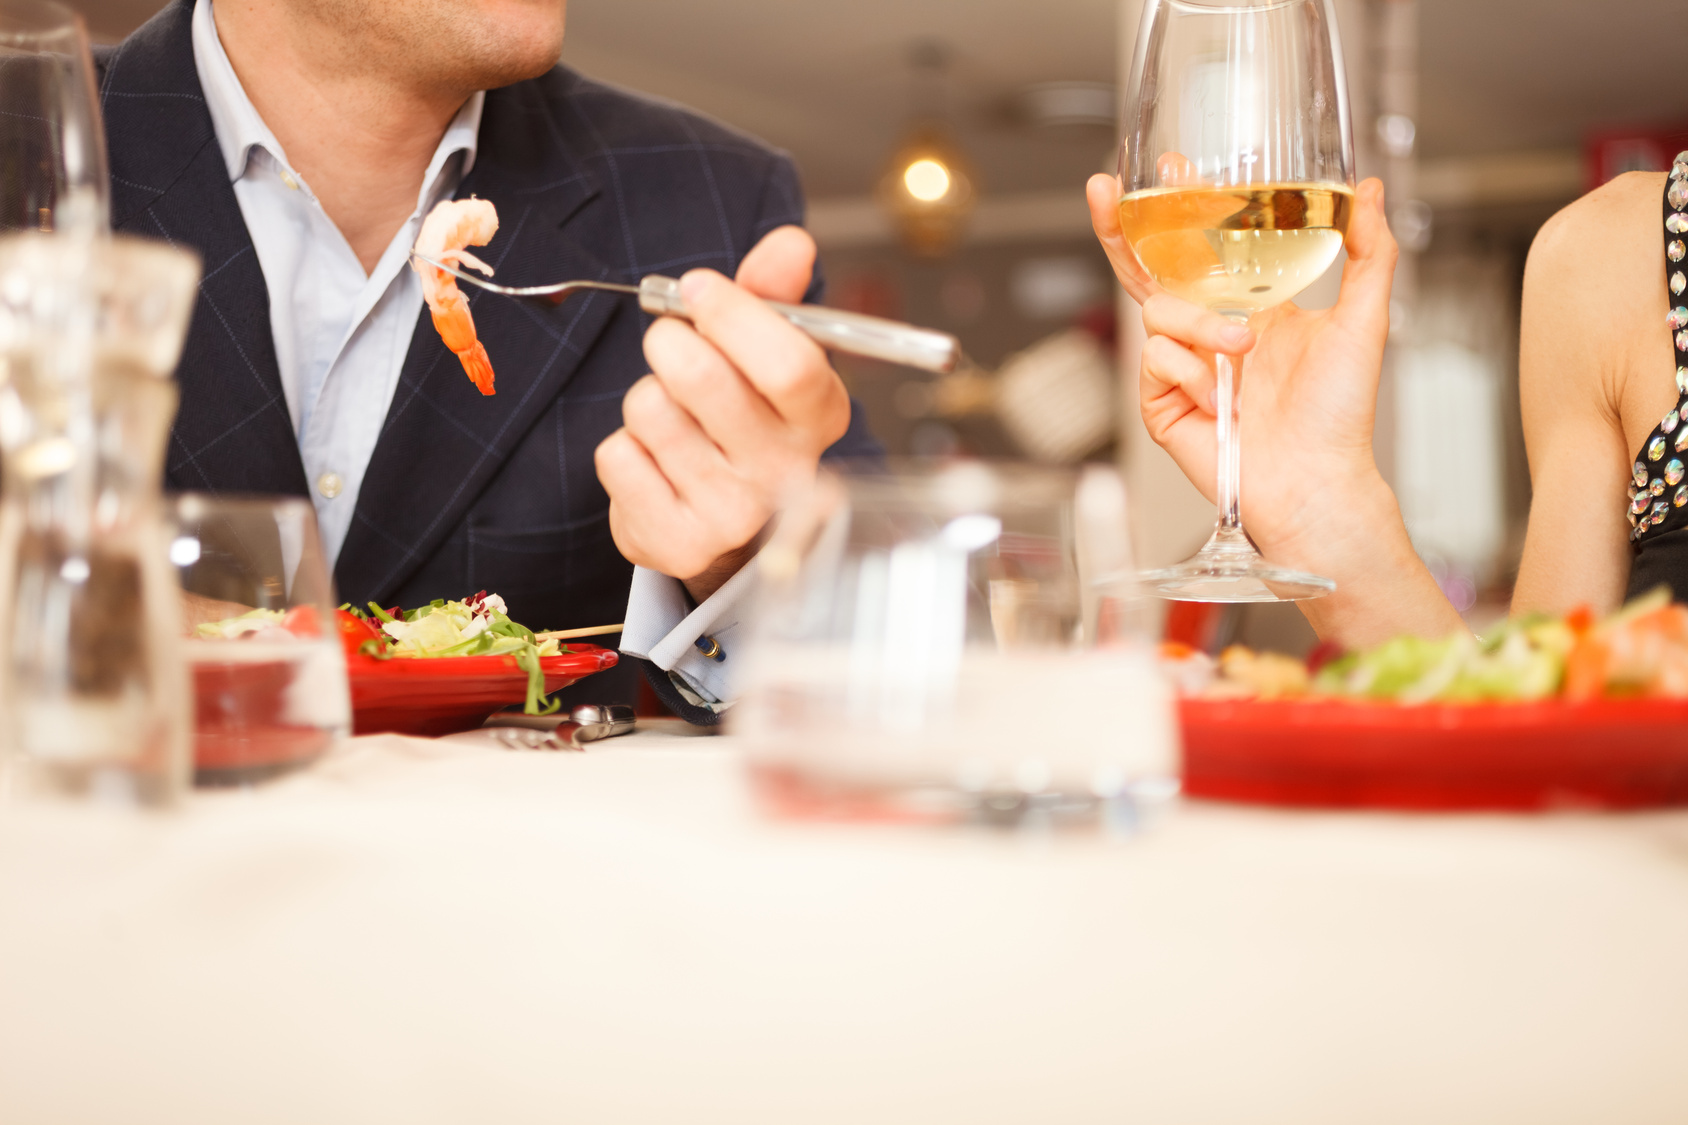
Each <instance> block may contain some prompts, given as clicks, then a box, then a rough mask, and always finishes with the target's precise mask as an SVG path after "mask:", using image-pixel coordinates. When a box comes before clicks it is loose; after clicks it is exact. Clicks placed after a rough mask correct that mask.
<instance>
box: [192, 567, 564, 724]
mask: <svg viewBox="0 0 1688 1125" xmlns="http://www.w3.org/2000/svg"><path fill="white" fill-rule="evenodd" d="M335 619H336V625H337V628H338V630H339V636H340V644H341V646H342V647H343V648H344V650H345V653H346V658H347V660H348V662H355V661H357V660H433V659H442V658H448V657H460V656H499V655H508V656H511V657H513V658H514V659H515V661H516V665H517V667H519V668H521V670H522V671H524V672H526V673H527V679H528V686H527V702H526V704H525V705H524V706H523V708H522V710H523V711H524V712H525V713H526V714H529V715H549V714H553V713H554V712H555V711H556V710H557V708H558V706H559V705H558V704H556V703H550V704H547V703H546V702H545V671H544V668H543V667H542V666H541V664H540V661H541V660H542V659H544V658H545V657H547V656H556V655H559V654H560V653H564V652H567V651H569V650H568V649H567V648H566V647H565V646H563V645H562V644H561V643H559V642H558V641H557V640H556V639H555V638H550V637H540V636H538V635H537V634H535V633H534V631H533V630H532V629H529V628H528V627H527V626H526V625H522V624H519V623H517V622H515V621H512V620H510V615H509V612H508V608H507V607H506V606H505V604H504V599H503V598H501V597H499V596H498V595H497V594H489V593H487V592H486V591H485V590H482V591H480V592H479V593H477V594H474V595H472V596H471V597H468V598H464V599H463V600H461V601H447V600H446V599H444V598H435V599H434V600H433V601H432V602H429V603H428V604H427V605H425V606H421V607H420V608H417V609H411V610H406V609H402V608H399V607H397V606H394V607H393V608H391V609H384V608H382V607H381V606H379V605H377V604H375V603H374V602H370V603H369V608H368V610H367V611H365V610H361V609H356V608H354V607H352V606H351V605H343V606H341V607H340V608H339V610H337V611H336V612H335ZM195 635H196V636H197V637H199V638H200V639H204V640H231V641H239V640H250V639H278V638H286V637H297V638H307V637H309V638H314V637H318V636H320V635H321V629H320V625H319V624H318V622H317V619H316V611H315V610H314V609H313V608H312V607H310V606H298V607H295V608H293V609H291V610H287V611H282V610H270V609H255V610H252V611H250V612H248V613H245V614H241V615H240V616H238V617H229V618H225V619H223V620H221V621H212V622H207V623H205V624H202V625H199V626H197V627H196V630H195Z"/></svg>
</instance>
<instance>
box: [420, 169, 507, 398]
mask: <svg viewBox="0 0 1688 1125" xmlns="http://www.w3.org/2000/svg"><path fill="white" fill-rule="evenodd" d="M497 233H498V211H497V210H496V209H495V208H494V207H493V205H492V204H491V203H490V202H488V201H487V200H485V199H474V198H470V199H443V200H441V201H440V202H439V203H436V204H435V205H434V209H433V210H432V211H429V212H428V217H427V218H425V219H423V220H422V231H421V233H420V234H418V235H417V236H416V248H415V252H416V253H417V254H421V255H424V256H426V257H429V258H432V259H433V260H434V261H436V262H439V263H440V264H441V265H447V266H459V267H462V266H467V267H469V268H470V269H475V270H479V271H480V272H481V273H483V274H485V275H486V276H488V277H491V276H492V267H491V266H489V265H487V264H486V263H485V262H483V261H481V260H480V259H479V258H477V257H475V256H474V255H473V254H471V253H469V251H468V250H466V249H464V247H466V246H485V245H486V244H487V243H488V242H491V241H492V236H493V235H495V234H497ZM410 264H411V267H412V268H413V269H415V270H416V273H417V276H419V277H421V279H422V296H423V298H424V299H426V300H427V302H428V311H429V312H430V313H432V314H433V317H434V328H435V329H436V330H437V331H438V332H439V334H440V339H441V340H443V341H444V342H445V346H446V347H448V348H450V349H451V351H452V352H453V353H454V354H455V355H456V356H457V358H458V359H459V360H461V361H462V363H463V370H464V371H465V372H467V373H468V375H469V379H470V381H471V382H473V383H474V384H475V388H476V389H477V390H479V391H480V392H481V393H482V394H483V395H490V394H493V393H494V391H493V388H492V360H491V359H489V358H488V357H487V354H486V348H485V347H484V346H483V345H482V344H481V342H480V340H479V339H478V338H477V337H476V336H475V321H474V319H473V318H472V317H470V315H469V299H468V298H467V297H465V296H463V292H462V290H460V289H458V288H457V279H456V278H454V277H452V276H451V275H450V274H449V273H446V272H445V271H444V270H440V269H435V268H434V267H433V266H430V265H428V264H427V263H425V262H421V261H418V260H417V259H415V258H412V259H411V262H410Z"/></svg>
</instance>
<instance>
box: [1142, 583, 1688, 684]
mask: <svg viewBox="0 0 1688 1125" xmlns="http://www.w3.org/2000/svg"><path fill="white" fill-rule="evenodd" d="M1161 663H1162V667H1163V668H1164V669H1165V670H1166V671H1167V673H1168V675H1169V676H1170V677H1171V679H1172V681H1173V683H1174V686H1175V687H1176V688H1177V690H1178V692H1179V694H1180V695H1183V696H1185V697H1194V698H1207V699H1295V698H1304V697H1322V698H1348V699H1357V700H1372V701H1378V702H1387V703H1400V704H1416V703H1496V702H1527V701H1533V700H1547V699H1562V700H1566V701H1569V702H1581V701H1587V700H1593V699H1627V698H1669V699H1688V606H1685V605H1680V604H1675V603H1672V602H1671V600H1670V595H1669V593H1668V591H1666V590H1664V589H1663V588H1660V589H1658V590H1655V591H1653V592H1652V593H1650V594H1645V595H1643V596H1641V597H1639V598H1636V599H1634V600H1633V601H1631V602H1630V603H1629V604H1627V605H1625V606H1623V607H1622V608H1621V609H1619V610H1617V611H1616V612H1614V613H1612V614H1611V615H1609V616H1607V617H1605V618H1596V617H1595V615H1594V614H1593V613H1592V612H1591V611H1589V610H1588V609H1586V608H1583V609H1577V610H1573V611H1572V612H1571V613H1568V614H1566V615H1564V616H1563V617H1553V616H1549V615H1545V614H1540V615H1529V616H1524V617H1519V618H1513V619H1511V620H1508V621H1505V622H1503V623H1501V624H1500V625H1499V626H1497V627H1496V628H1495V629H1494V630H1492V631H1491V632H1489V633H1487V634H1486V635H1484V636H1482V637H1478V636H1475V635H1473V634H1471V633H1465V632H1462V633H1458V634H1455V635H1453V636H1450V637H1445V638H1442V639H1440V640H1432V639H1428V638H1424V637H1413V636H1402V637H1395V638H1393V639H1391V640H1388V641H1385V642H1384V643H1383V644H1381V645H1378V646H1376V647H1374V648H1369V649H1365V650H1363V651H1356V652H1341V651H1337V650H1335V649H1332V648H1330V647H1329V646H1323V645H1321V646H1320V647H1319V648H1317V649H1315V650H1314V651H1313V653H1312V655H1311V656H1310V657H1309V658H1308V659H1307V661H1305V662H1303V661H1300V660H1296V659H1295V658H1293V657H1289V656H1284V655H1281V654H1278V653H1270V652H1255V651H1253V650H1251V649H1248V648H1245V647H1243V646H1241V645H1233V646H1231V647H1230V648H1227V649H1225V650H1224V651H1223V652H1221V653H1220V654H1219V656H1218V657H1217V658H1214V657H1211V656H1208V655H1207V654H1205V653H1202V652H1200V651H1198V650H1195V649H1192V648H1189V647H1188V646H1184V645H1176V644H1167V645H1162V646H1161Z"/></svg>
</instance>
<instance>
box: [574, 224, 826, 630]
mask: <svg viewBox="0 0 1688 1125" xmlns="http://www.w3.org/2000/svg"><path fill="white" fill-rule="evenodd" d="M814 263H815V243H814V240H813V239H811V238H810V237H809V235H808V233H807V232H805V231H804V230H802V229H801V228H800V227H781V228H779V229H778V230H775V231H773V232H771V233H770V234H769V235H768V236H767V237H766V238H764V239H763V240H762V241H761V242H759V243H757V245H756V247H755V248H754V249H753V250H751V252H750V253H749V254H748V255H746V256H745V259H744V262H743V264H742V265H741V266H740V267H739V271H738V277H737V279H736V283H735V282H732V281H728V280H727V279H726V278H725V277H723V276H721V275H720V274H718V273H716V272H715V271H713V270H693V271H692V272H690V273H688V274H686V275H685V276H684V277H683V278H681V279H680V291H681V293H682V295H683V296H684V297H685V299H686V304H687V305H688V306H690V308H691V310H692V323H691V324H687V323H685V322H684V321H680V320H675V319H672V318H667V317H665V318H663V319H661V320H659V321H657V322H656V323H655V324H653V325H652V326H651V328H650V331H649V332H647V333H646V334H645V359H646V360H647V361H648V362H649V363H650V365H651V372H652V374H650V375H647V376H645V377H644V378H643V379H641V380H639V382H637V383H635V384H634V385H633V387H632V389H631V390H629V391H628V392H627V397H626V399H625V400H624V401H623V403H622V422H623V425H622V428H621V429H619V430H617V431H616V432H615V433H613V434H611V435H610V436H609V437H607V438H605V439H604V442H603V444H601V445H599V446H598V453H597V466H598V479H599V480H601V481H602V482H603V485H604V489H605V491H607V492H608V493H609V495H610V531H611V533H612V534H613V535H614V536H615V544H616V547H617V548H618V549H620V551H621V553H622V554H623V555H625V556H626V557H627V558H628V559H629V560H630V561H632V562H633V563H634V564H636V565H638V566H643V567H647V568H649V569H651V570H655V571H658V572H660V573H662V574H667V575H669V576H671V577H674V578H679V579H681V580H682V581H684V582H685V584H686V589H687V590H688V591H689V592H690V593H691V595H692V597H694V598H696V599H697V600H699V601H702V600H704V599H705V598H707V597H709V595H711V594H713V593H714V592H715V591H716V590H717V589H719V588H720V586H721V584H722V583H723V582H725V581H726V580H727V579H728V578H729V577H731V576H732V574H733V573H734V572H735V571H737V570H738V569H739V567H741V566H743V565H744V563H745V562H746V561H747V560H748V559H749V557H750V556H751V554H752V553H753V552H754V551H755V549H756V541H757V537H758V536H759V535H760V534H761V532H762V529H763V528H764V527H765V526H766V525H767V523H768V520H769V519H770V518H771V517H772V516H773V514H774V512H775V510H776V508H777V507H778V505H779V502H780V499H781V496H782V495H783V494H784V493H785V491H786V490H787V489H788V488H790V487H791V485H792V484H793V483H794V482H799V481H801V480H803V479H804V478H806V477H808V476H812V475H813V473H814V471H815V466H816V465H817V464H818V463H819V460H820V455H821V453H822V452H823V451H825V450H826V448H827V447H828V446H830V445H831V444H832V443H833V442H835V441H837V440H838V439H839V438H841V437H843V436H844V431H845V429H847V428H848V427H849V424H850V398H849V395H848V394H847V393H846V392H845V390H844V384H843V383H842V382H841V381H840V380H839V378H838V375H837V373H836V372H834V371H833V370H832V366H831V365H830V364H829V363H828V362H827V358H826V353H825V352H824V351H823V350H822V349H821V347H820V345H819V344H816V343H815V342H814V341H813V340H811V339H809V337H808V336H806V335H804V334H803V333H802V332H800V331H798V330H797V329H796V328H794V327H792V326H791V324H790V323H788V322H787V321H786V320H785V319H784V318H783V317H781V316H780V315H779V314H777V313H775V312H773V311H772V310H770V309H768V308H767V307H766V306H765V305H763V304H762V302H761V301H759V300H757V298H758V297H764V298H767V299H770V300H775V301H785V302H796V301H800V300H802V298H803V293H804V291H805V290H806V289H807V288H808V286H809V278H810V276H811V274H812V273H813V270H814Z"/></svg>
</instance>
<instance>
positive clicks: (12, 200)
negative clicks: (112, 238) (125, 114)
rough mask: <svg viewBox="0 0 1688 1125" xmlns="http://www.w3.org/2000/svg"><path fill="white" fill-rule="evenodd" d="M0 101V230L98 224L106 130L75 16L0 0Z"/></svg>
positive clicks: (103, 213)
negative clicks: (101, 121) (2, 109)
mask: <svg viewBox="0 0 1688 1125" xmlns="http://www.w3.org/2000/svg"><path fill="white" fill-rule="evenodd" d="M0 107H4V112H3V113H0V230H45V231H51V230H59V231H66V232H91V233H98V232H100V231H103V230H105V229H106V228H107V226H108V225H109V223H110V185H109V183H108V181H107V179H106V147H105V130H104V128H103V127H102V126H101V124H100V109H99V99H98V98H97V97H96V96H95V93H94V66H93V61H92V59H91V58H90V57H89V54H88V34H87V31H86V30H85V29H84V28H83V25H82V18H81V17H80V16H78V15H77V14H76V13H74V12H72V11H71V10H70V9H69V8H66V7H65V6H64V5H62V4H55V3H51V2H48V0H3V2H0Z"/></svg>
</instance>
